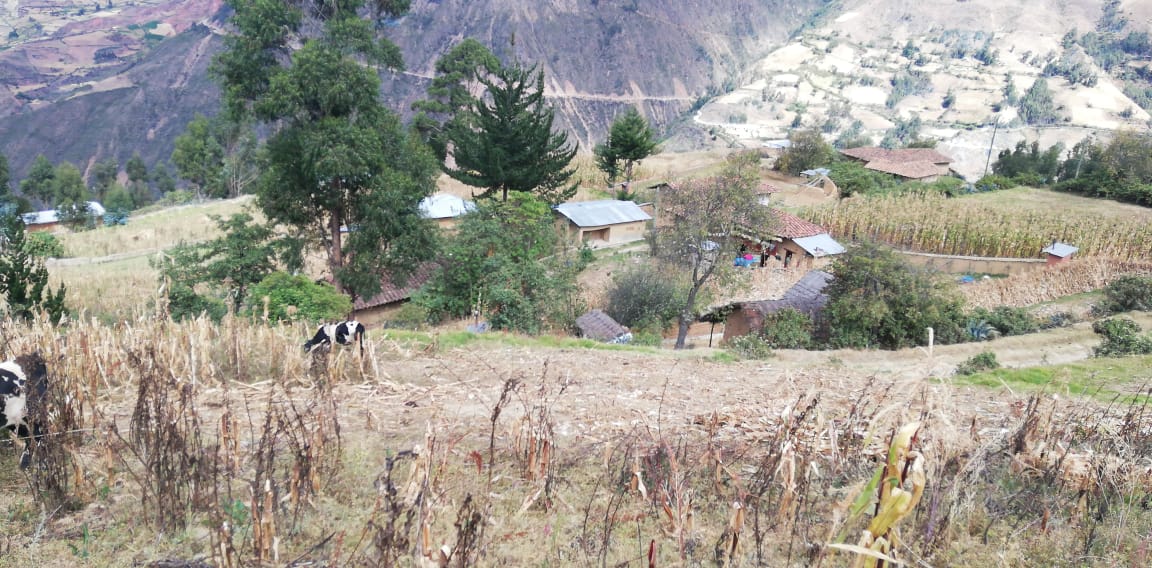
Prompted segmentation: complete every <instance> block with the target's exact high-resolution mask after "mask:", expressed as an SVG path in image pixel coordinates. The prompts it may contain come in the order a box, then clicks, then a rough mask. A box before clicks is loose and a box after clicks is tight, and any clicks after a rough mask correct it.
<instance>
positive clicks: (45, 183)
mask: <svg viewBox="0 0 1152 568" xmlns="http://www.w3.org/2000/svg"><path fill="white" fill-rule="evenodd" d="M55 180H56V167H55V166H53V165H52V162H49V161H48V158H45V157H44V154H40V155H39V156H36V160H35V161H34V162H32V169H30V170H29V171H28V175H27V177H25V178H24V180H23V181H21V182H20V191H21V193H23V194H24V195H26V196H28V197H31V198H33V199H36V200H37V201H39V202H41V203H43V204H45V205H52V204H53V203H55V199H56V186H55Z"/></svg>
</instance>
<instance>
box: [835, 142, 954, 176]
mask: <svg viewBox="0 0 1152 568" xmlns="http://www.w3.org/2000/svg"><path fill="white" fill-rule="evenodd" d="M840 153H841V154H843V155H845V156H847V157H849V158H851V159H852V160H855V161H857V162H861V163H863V164H864V167H865V168H867V169H869V170H873V171H877V172H883V173H886V174H891V175H893V176H896V177H898V178H900V179H903V180H906V181H922V182H932V181H936V180H938V179H940V178H941V177H943V176H947V175H949V174H950V173H951V172H952V169H951V167H950V164H951V163H952V158H949V157H948V156H945V155H944V154H941V153H940V152H937V151H936V150H934V149H932V148H895V149H888V148H874V147H864V148H848V149H846V150H840Z"/></svg>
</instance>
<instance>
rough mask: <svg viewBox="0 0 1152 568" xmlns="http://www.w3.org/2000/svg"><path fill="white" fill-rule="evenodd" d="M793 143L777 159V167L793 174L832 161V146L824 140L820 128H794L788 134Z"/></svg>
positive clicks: (825, 164)
mask: <svg viewBox="0 0 1152 568" xmlns="http://www.w3.org/2000/svg"><path fill="white" fill-rule="evenodd" d="M788 140H789V141H790V142H791V144H790V145H789V146H788V147H787V148H785V149H784V152H783V153H782V154H780V157H779V158H777V159H776V165H775V168H776V169H777V170H779V171H782V172H786V173H789V174H792V175H799V174H800V172H802V171H804V170H810V169H813V168H819V167H824V166H827V165H829V163H831V161H832V156H833V151H832V146H829V145H828V143H827V142H825V141H824V135H823V134H821V133H820V130H819V129H816V128H813V129H809V130H793V131H792V132H790V133H789V134H788Z"/></svg>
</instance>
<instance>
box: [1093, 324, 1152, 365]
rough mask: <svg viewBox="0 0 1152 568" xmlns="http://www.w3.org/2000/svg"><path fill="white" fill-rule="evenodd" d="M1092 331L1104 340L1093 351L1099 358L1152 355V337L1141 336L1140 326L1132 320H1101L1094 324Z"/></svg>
mask: <svg viewBox="0 0 1152 568" xmlns="http://www.w3.org/2000/svg"><path fill="white" fill-rule="evenodd" d="M1092 331H1093V332H1095V333H1096V334H1097V335H1100V336H1102V337H1103V339H1104V341H1103V343H1101V344H1100V345H1098V346H1096V348H1095V349H1094V350H1093V352H1094V354H1095V355H1096V356H1097V357H1125V356H1129V355H1149V354H1152V336H1148V335H1143V334H1141V333H1140V331H1141V330H1140V325H1139V324H1137V323H1136V322H1134V321H1132V320H1130V319H1120V318H1109V319H1104V320H1100V321H1097V322H1095V323H1093V324H1092Z"/></svg>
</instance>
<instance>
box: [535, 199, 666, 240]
mask: <svg viewBox="0 0 1152 568" xmlns="http://www.w3.org/2000/svg"><path fill="white" fill-rule="evenodd" d="M556 212H557V213H559V214H560V216H561V217H563V219H564V220H565V222H564V227H565V229H566V230H567V231H568V234H569V235H571V236H573V237H575V238H576V239H579V240H581V241H584V242H586V243H588V244H589V246H604V245H615V244H622V243H630V242H635V241H639V240H643V239H644V231H645V230H646V229H647V227H648V221H651V220H652V216H651V215H649V214H648V213H646V212H644V210H643V209H641V208H640V206H639V205H636V204H635V203H633V202H631V201H620V200H618V199H601V200H598V201H574V202H569V203H561V204H560V205H557V206H556Z"/></svg>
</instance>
